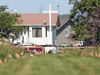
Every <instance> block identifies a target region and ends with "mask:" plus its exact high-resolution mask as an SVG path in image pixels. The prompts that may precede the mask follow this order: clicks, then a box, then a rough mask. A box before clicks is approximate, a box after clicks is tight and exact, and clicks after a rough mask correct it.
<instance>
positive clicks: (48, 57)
mask: <svg viewBox="0 0 100 75" xmlns="http://www.w3.org/2000/svg"><path fill="white" fill-rule="evenodd" d="M6 47H7V46H6ZM10 47H11V46H10ZM10 47H9V46H8V47H7V49H5V50H9V51H10V53H11V54H13V53H14V52H17V53H20V52H21V51H22V50H24V49H22V48H21V49H20V48H16V50H14V48H12V47H13V46H12V47H11V48H10ZM4 48H5V47H4V45H3V46H1V49H2V50H4ZM5 50H4V51H3V52H5ZM67 50H68V51H67ZM71 50H72V49H65V50H63V53H57V54H41V55H38V56H37V55H34V56H33V57H30V56H29V55H28V53H29V52H27V51H25V53H24V55H23V56H22V57H21V58H20V59H17V58H14V57H13V58H11V59H10V58H9V59H8V61H7V62H6V63H5V62H3V64H2V65H0V75H100V58H99V57H96V56H93V57H91V56H89V55H87V56H86V55H85V53H89V52H91V51H92V50H93V52H95V53H100V50H99V49H98V50H97V49H96V48H94V49H92V48H91V49H89V48H86V49H75V50H73V53H72V51H71ZM0 52H2V51H0ZM76 52H78V54H77V55H76V54H75V53H76ZM81 52H83V56H81V55H80V53H81ZM5 53H7V54H9V52H5ZM95 53H94V55H95ZM5 55H6V54H5ZM2 59H4V57H2Z"/></svg>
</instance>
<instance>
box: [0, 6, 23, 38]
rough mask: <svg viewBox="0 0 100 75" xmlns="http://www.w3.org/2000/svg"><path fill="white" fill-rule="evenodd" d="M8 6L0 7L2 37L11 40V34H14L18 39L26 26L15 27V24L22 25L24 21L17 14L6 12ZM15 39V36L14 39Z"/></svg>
mask: <svg viewBox="0 0 100 75" xmlns="http://www.w3.org/2000/svg"><path fill="white" fill-rule="evenodd" d="M6 9H7V6H0V32H1V33H2V36H5V37H7V38H10V37H11V35H10V33H12V34H14V35H15V36H16V37H18V36H19V34H18V33H19V32H22V31H23V30H24V28H25V27H24V26H20V27H18V26H13V25H15V24H19V23H22V22H23V20H22V19H21V15H19V14H17V13H9V12H6V11H5V10H6ZM12 38H14V36H13V37H12Z"/></svg>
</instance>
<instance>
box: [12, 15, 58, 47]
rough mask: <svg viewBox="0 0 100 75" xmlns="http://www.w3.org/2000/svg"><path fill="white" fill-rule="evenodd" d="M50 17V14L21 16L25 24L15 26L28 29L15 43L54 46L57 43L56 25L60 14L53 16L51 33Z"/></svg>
mask: <svg viewBox="0 0 100 75" xmlns="http://www.w3.org/2000/svg"><path fill="white" fill-rule="evenodd" d="M49 16H50V15H49V14H21V19H23V23H22V24H18V25H17V24H16V25H14V26H26V29H25V30H24V31H23V33H22V34H20V36H19V38H18V39H16V40H14V43H16V42H19V43H34V44H37V45H54V44H55V43H56V23H57V17H58V14H51V32H50V17H49ZM50 34H51V35H50Z"/></svg>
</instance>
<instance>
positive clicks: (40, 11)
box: [39, 5, 44, 14]
mask: <svg viewBox="0 0 100 75" xmlns="http://www.w3.org/2000/svg"><path fill="white" fill-rule="evenodd" d="M43 9H44V5H43V6H40V8H39V13H40V14H41V13H42V11H43Z"/></svg>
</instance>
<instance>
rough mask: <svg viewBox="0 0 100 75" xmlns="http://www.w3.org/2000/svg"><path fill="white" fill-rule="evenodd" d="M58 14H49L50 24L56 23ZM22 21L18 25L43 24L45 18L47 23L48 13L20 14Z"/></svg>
mask: <svg viewBox="0 0 100 75" xmlns="http://www.w3.org/2000/svg"><path fill="white" fill-rule="evenodd" d="M57 17H58V14H52V15H51V22H52V23H51V25H56V22H57ZM21 19H22V20H23V23H21V24H19V25H44V20H47V25H49V14H21Z"/></svg>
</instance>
